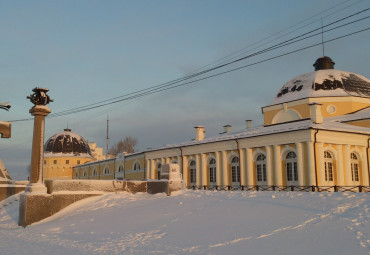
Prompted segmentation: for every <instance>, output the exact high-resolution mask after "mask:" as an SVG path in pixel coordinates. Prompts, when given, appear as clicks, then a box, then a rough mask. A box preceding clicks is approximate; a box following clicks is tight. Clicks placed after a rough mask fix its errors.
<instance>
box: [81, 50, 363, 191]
mask: <svg viewBox="0 0 370 255" xmlns="http://www.w3.org/2000/svg"><path fill="white" fill-rule="evenodd" d="M314 66H315V71H313V72H310V73H306V74H303V75H299V76H297V77H295V78H293V79H291V80H290V81H288V82H287V83H286V84H284V86H283V87H282V88H281V89H280V90H279V91H278V93H277V95H276V97H275V99H274V100H273V101H272V103H271V104H270V105H268V106H265V107H262V113H263V115H264V125H263V126H259V127H252V122H251V121H247V122H246V128H245V130H242V131H238V132H232V131H231V128H232V127H231V126H230V125H226V126H224V128H225V130H224V132H223V133H222V134H220V135H218V136H215V137H209V138H206V137H205V135H204V134H205V132H204V127H202V126H197V127H195V130H196V137H195V140H193V141H190V142H184V143H181V144H174V145H167V146H164V147H162V148H157V149H150V150H146V151H144V152H141V153H134V154H130V155H124V156H122V155H121V156H120V157H121V159H119V160H118V159H117V158H116V159H110V162H111V165H112V167H111V168H110V169H109V170H110V171H115V172H116V173H117V172H119V171H118V170H119V167H118V166H121V165H122V166H124V173H125V174H124V176H123V177H124V178H126V179H127V178H128V175H126V173H127V174H128V173H135V170H137V167H135V166H136V164H139V165H140V167H138V168H140V170H141V169H144V170H145V174H143V175H140V177H139V178H141V176H144V177H145V178H148V179H157V178H158V177H159V176H160V172H161V167H162V165H163V164H169V163H175V164H179V166H180V170H181V172H182V173H183V178H184V182H185V184H186V185H187V186H197V187H200V186H203V187H204V186H207V187H211V186H216V185H217V186H235V187H239V186H241V185H243V186H248V187H252V188H253V187H256V186H258V187H265V189H268V187H276V186H278V187H288V186H294V187H298V186H299V187H308V186H334V185H338V186H358V185H362V186H369V153H370V152H369V146H370V144H369V143H370V80H369V79H367V78H365V77H363V76H361V75H359V74H356V73H352V72H346V71H339V70H334V62H333V61H332V60H331V59H330V58H329V57H320V58H319V59H317V60H316V62H315V64H314ZM261 89H262V88H261ZM122 160H123V162H122ZM126 161H127V164H126ZM118 162H119V163H118ZM97 163H98V162H93V163H88V164H85V165H90V166H92V165H96V164H97ZM101 163H103V162H101ZM83 167H84V165H82V166H78V167H75V168H74V174H75V175H74V178H82V177H84V178H91V174H90V172H91V170H92V169H91V168H90V169H89V170H87V169H86V168H84V170H82V169H83ZM81 171H86V176H83V174H82V177H81ZM99 171H100V172H99V173H101V171H102V168H99ZM109 176H110V177H109V178H114V176H115V175H114V174H110V175H109ZM119 176H121V175H119ZM107 177H108V176H107ZM135 178H136V177H135Z"/></svg>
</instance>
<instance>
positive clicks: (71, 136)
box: [44, 129, 93, 158]
mask: <svg viewBox="0 0 370 255" xmlns="http://www.w3.org/2000/svg"><path fill="white" fill-rule="evenodd" d="M55 156H59V157H83V158H92V157H93V156H92V155H91V151H90V147H89V144H88V143H87V142H86V140H85V139H84V138H83V137H82V136H80V135H78V134H76V133H73V132H71V130H70V129H64V131H63V132H60V133H58V134H55V135H53V136H52V137H50V138H49V139H48V140H47V141H46V143H45V149H44V157H55Z"/></svg>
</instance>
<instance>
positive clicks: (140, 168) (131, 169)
mask: <svg viewBox="0 0 370 255" xmlns="http://www.w3.org/2000/svg"><path fill="white" fill-rule="evenodd" d="M73 171H74V173H73V178H74V179H92V180H110V179H117V180H122V179H126V180H142V179H145V154H144V153H142V152H140V153H131V154H126V153H118V154H117V156H116V157H113V158H109V159H103V160H98V161H93V162H88V163H85V164H83V165H78V166H75V167H74V168H73Z"/></svg>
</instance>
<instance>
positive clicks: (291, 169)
mask: <svg viewBox="0 0 370 255" xmlns="http://www.w3.org/2000/svg"><path fill="white" fill-rule="evenodd" d="M285 171H286V180H287V185H288V186H291V185H299V183H298V160H297V153H295V152H294V151H289V152H288V153H287V154H286V156H285Z"/></svg>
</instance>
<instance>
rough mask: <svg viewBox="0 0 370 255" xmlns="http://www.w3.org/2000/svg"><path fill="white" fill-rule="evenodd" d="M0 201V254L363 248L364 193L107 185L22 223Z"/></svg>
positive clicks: (14, 207)
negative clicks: (100, 192)
mask: <svg viewBox="0 0 370 255" xmlns="http://www.w3.org/2000/svg"><path fill="white" fill-rule="evenodd" d="M18 198H19V195H17V196H13V197H11V198H8V199H7V200H5V201H3V202H1V203H0V247H1V248H0V253H1V254H8V255H9V254H29V255H32V254H35V255H36V254H76V255H78V254H253V255H259V254H260V255H266V254H274V255H276V254H284V255H287V254H300V255H302V254H309V255H311V254H336V255H340V254H343V255H348V254H356V255H362V254H370V223H369V206H370V194H365V193H349V192H348V193H347V192H346V193H329V192H323V193H303V192H302V193H301V192H246V191H181V192H177V193H175V194H174V195H173V196H166V195H165V194H156V195H149V194H144V193H137V194H129V193H125V192H123V193H109V194H106V195H104V196H100V197H93V198H89V199H86V200H82V201H80V202H77V203H75V204H73V205H71V206H69V207H67V208H66V209H64V210H63V211H61V212H59V213H57V214H56V215H54V216H52V217H50V218H48V219H45V220H43V221H41V222H39V223H36V224H33V225H31V226H29V227H27V228H22V227H19V226H18V225H17V221H18V209H19V201H17V199H18Z"/></svg>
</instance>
